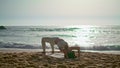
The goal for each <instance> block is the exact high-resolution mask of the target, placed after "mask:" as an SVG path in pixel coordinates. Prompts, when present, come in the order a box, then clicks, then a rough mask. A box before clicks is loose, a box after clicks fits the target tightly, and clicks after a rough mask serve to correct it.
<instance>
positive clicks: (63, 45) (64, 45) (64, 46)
mask: <svg viewBox="0 0 120 68" xmlns="http://www.w3.org/2000/svg"><path fill="white" fill-rule="evenodd" d="M57 45H58V47H59V49H60V50H63V49H68V44H67V42H65V41H64V40H61V41H59V42H58V43H57Z"/></svg>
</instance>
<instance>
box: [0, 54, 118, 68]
mask: <svg viewBox="0 0 120 68" xmlns="http://www.w3.org/2000/svg"><path fill="white" fill-rule="evenodd" d="M119 67H120V55H118V54H104V53H93V52H81V53H80V57H79V58H76V59H64V58H55V57H51V56H44V55H43V54H42V53H41V52H0V68H119Z"/></svg>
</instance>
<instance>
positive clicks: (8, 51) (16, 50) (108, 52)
mask: <svg viewBox="0 0 120 68" xmlns="http://www.w3.org/2000/svg"><path fill="white" fill-rule="evenodd" d="M46 51H47V52H49V51H51V49H46ZM55 51H59V50H58V49H55ZM0 52H4V53H14V52H16V53H20V52H42V49H19V48H0ZM81 52H91V53H105V54H118V55H120V51H115V50H110V51H99V50H81Z"/></svg>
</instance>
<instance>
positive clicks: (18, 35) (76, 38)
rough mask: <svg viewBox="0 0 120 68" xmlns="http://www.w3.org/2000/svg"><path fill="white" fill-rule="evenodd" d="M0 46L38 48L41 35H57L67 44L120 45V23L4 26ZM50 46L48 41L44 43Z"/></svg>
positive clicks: (91, 45) (89, 45)
mask: <svg viewBox="0 0 120 68" xmlns="http://www.w3.org/2000/svg"><path fill="white" fill-rule="evenodd" d="M5 27H6V28H7V29H4V30H3V29H1V30H0V48H5V49H6V48H17V49H19V48H20V49H39V48H42V47H41V38H42V37H59V38H62V39H64V40H65V41H66V42H68V44H69V46H80V47H86V48H88V47H93V46H120V25H117V26H116V25H114V26H113V25H111V26H90V25H79V26H5ZM46 45H47V47H48V48H49V47H50V44H49V43H46ZM56 48H57V47H56Z"/></svg>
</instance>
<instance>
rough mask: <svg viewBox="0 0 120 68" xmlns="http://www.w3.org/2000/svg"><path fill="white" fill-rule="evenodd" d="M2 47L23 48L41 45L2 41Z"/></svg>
mask: <svg viewBox="0 0 120 68" xmlns="http://www.w3.org/2000/svg"><path fill="white" fill-rule="evenodd" d="M0 48H21V49H39V48H42V47H41V46H33V45H29V44H21V43H10V42H8V43H4V42H0Z"/></svg>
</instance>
